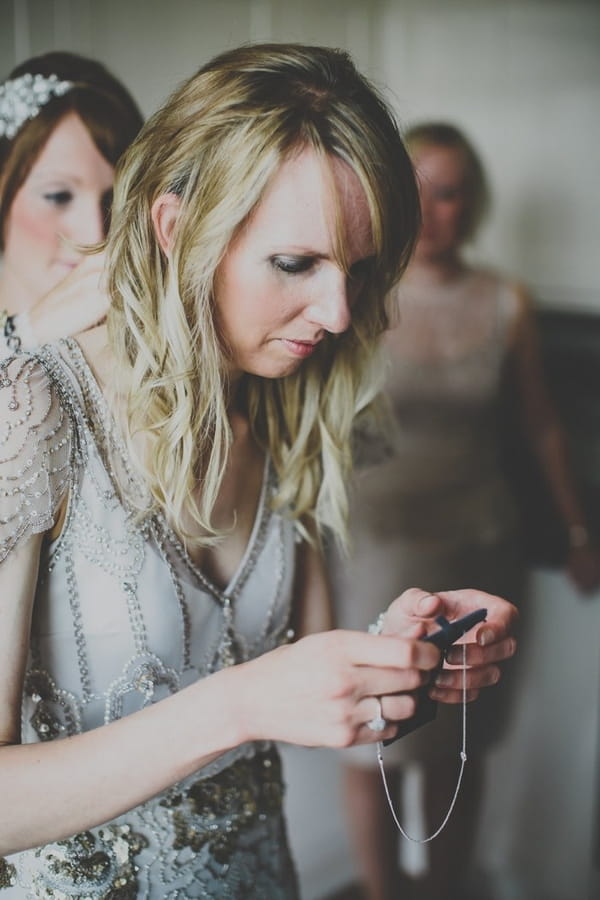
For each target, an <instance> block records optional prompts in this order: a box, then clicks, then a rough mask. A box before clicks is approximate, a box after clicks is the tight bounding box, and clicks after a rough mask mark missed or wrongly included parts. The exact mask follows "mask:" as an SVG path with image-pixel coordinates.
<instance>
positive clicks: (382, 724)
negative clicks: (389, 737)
mask: <svg viewBox="0 0 600 900" xmlns="http://www.w3.org/2000/svg"><path fill="white" fill-rule="evenodd" d="M373 700H374V701H375V703H376V704H377V715H376V716H375V718H374V719H371V720H370V721H369V722H367V728H370V729H371V731H375V732H380V731H385V729H386V728H387V722H386V720H385V719H384V718H383V713H382V709H381V700H380V699H379V697H373Z"/></svg>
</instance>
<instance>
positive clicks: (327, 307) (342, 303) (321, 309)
mask: <svg viewBox="0 0 600 900" xmlns="http://www.w3.org/2000/svg"><path fill="white" fill-rule="evenodd" d="M305 316H306V319H307V320H308V321H309V322H311V323H312V324H314V325H318V326H319V328H322V329H324V330H325V331H328V332H329V333H330V334H342V333H343V332H344V331H347V330H348V328H349V327H350V320H351V314H350V297H349V290H348V284H347V279H346V276H345V275H344V274H343V273H340V274H339V276H338V277H337V278H336V279H335V280H334V279H332V280H331V281H330V283H329V284H328V285H322V287H321V290H320V292H319V295H318V296H317V297H314V298H313V301H312V302H311V303H310V305H309V306H308V307H307V309H306V312H305Z"/></svg>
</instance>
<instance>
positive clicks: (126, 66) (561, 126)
mask: <svg viewBox="0 0 600 900" xmlns="http://www.w3.org/2000/svg"><path fill="white" fill-rule="evenodd" d="M0 14H1V21H2V23H3V26H4V27H3V28H2V29H1V30H0V64H1V65H0V68H1V69H2V70H3V71H8V70H9V69H10V68H11V66H12V65H13V64H14V62H15V61H16V60H17V59H19V60H20V59H22V58H23V57H26V56H28V55H30V54H31V53H34V52H41V51H43V50H46V49H49V48H51V47H60V48H67V49H69V48H71V49H75V50H79V51H81V52H83V53H88V54H90V55H96V56H99V57H101V58H102V59H104V60H105V61H106V62H107V63H108V64H109V65H110V66H111V67H113V68H114V69H115V71H116V72H117V73H118V74H120V75H121V76H122V77H123V78H124V79H125V81H126V82H127V83H128V84H129V85H130V86H131V88H132V90H133V91H134V93H135V95H136V96H137V97H138V99H139V100H140V103H141V105H142V107H143V108H144V110H145V111H146V112H149V111H151V110H152V109H154V107H155V106H156V105H157V104H158V103H159V102H160V101H161V100H162V99H164V97H165V96H166V95H167V93H168V92H169V90H170V89H171V88H172V87H174V86H175V84H176V83H177V82H179V81H180V80H182V79H183V78H185V77H187V76H188V75H189V74H191V73H192V72H193V71H194V70H195V69H196V68H198V66H199V65H200V64H202V62H204V61H205V60H206V59H207V58H209V57H210V56H211V55H212V54H214V53H216V52H218V51H219V50H221V49H223V48H225V47H228V46H232V45H235V44H237V43H240V42H242V41H246V40H257V39H260V40H264V39H272V40H299V41H307V42H309V43H324V44H332V45H338V46H344V47H347V48H348V49H349V50H350V51H351V52H352V53H353V54H354V55H355V57H356V59H357V61H358V63H359V65H360V66H361V67H362V68H364V70H365V71H366V72H367V73H368V74H370V75H371V76H372V77H373V78H374V79H375V80H377V81H378V82H380V83H383V84H385V85H386V86H388V88H389V90H390V94H391V96H392V98H393V102H394V105H395V107H396V109H397V112H398V115H399V117H400V118H401V120H402V121H404V122H412V121H413V120H415V119H419V118H423V117H444V118H449V119H451V120H454V121H456V122H457V123H459V124H460V125H462V126H464V127H465V128H466V129H467V131H468V132H469V133H470V134H471V135H472V137H473V139H474V140H475V142H476V144H477V145H478V147H479V148H480V150H481V152H482V155H483V157H484V159H485V161H486V163H487V167H488V169H489V172H490V176H491V182H492V187H493V190H494V195H495V206H494V213H493V216H492V218H491V219H490V222H489V225H488V226H487V227H486V228H485V229H484V231H483V233H482V235H481V240H480V245H479V247H478V252H480V253H481V254H482V255H484V256H485V257H486V258H487V259H488V260H490V261H491V262H493V263H495V264H497V265H500V266H502V267H504V268H507V269H509V270H512V271H514V272H515V273H516V274H517V275H519V276H520V277H522V278H524V279H525V280H526V281H528V282H529V283H530V284H531V285H532V287H533V288H534V289H535V291H536V294H537V296H538V298H539V299H540V301H541V302H546V303H552V304H558V305H561V306H563V305H568V306H574V307H577V306H584V307H592V308H598V309H600V291H599V289H598V279H597V274H596V258H597V251H598V239H599V236H600V235H599V231H600V229H599V226H598V216H597V209H598V206H599V203H600V183H599V182H600V179H599V177H598V171H597V162H596V159H597V153H596V148H597V147H598V146H599V145H600V116H598V112H597V111H598V108H599V107H600V4H598V3H596V2H594V0H327V2H322V0H303V2H299V0H170V2H168V0H0Z"/></svg>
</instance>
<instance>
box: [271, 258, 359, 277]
mask: <svg viewBox="0 0 600 900" xmlns="http://www.w3.org/2000/svg"><path fill="white" fill-rule="evenodd" d="M317 262H318V257H313V256H274V257H272V258H271V265H272V266H273V268H274V269H276V270H277V271H279V272H284V273H285V274H287V275H298V274H301V273H303V272H309V271H310V270H311V269H312V268H313V267H314V266H315V265H316V264H317ZM374 262H375V260H374V257H368V258H367V259H360V260H358V262H355V263H354V265H353V266H352V267H351V268H350V272H349V275H350V278H351V279H352V280H353V281H363V280H364V279H366V278H368V276H369V274H370V273H371V271H372V269H373V265H374Z"/></svg>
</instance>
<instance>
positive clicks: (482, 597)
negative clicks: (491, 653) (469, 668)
mask: <svg viewBox="0 0 600 900" xmlns="http://www.w3.org/2000/svg"><path fill="white" fill-rule="evenodd" d="M438 597H439V598H440V599H441V600H442V601H443V603H444V606H445V609H446V616H447V618H448V619H450V620H452V619H457V618H459V617H460V616H464V615H465V614H466V613H468V612H471V611H473V610H476V609H481V608H482V607H483V608H485V609H486V610H487V616H486V621H485V623H483V624H482V625H480V626H479V627H478V628H477V630H476V631H475V632H474V634H475V639H476V641H477V643H479V644H481V645H482V646H485V645H487V644H491V643H493V642H495V641H498V640H501V639H502V638H504V637H507V635H508V634H509V633H510V632H511V631H513V630H514V627H515V625H516V622H517V619H518V616H519V614H518V611H517V608H516V606H514V605H513V604H512V603H510V602H509V601H508V600H504V599H503V598H502V597H496V596H494V595H493V594H486V593H485V592H484V591H478V590H474V589H471V588H466V589H463V590H457V591H440V592H438Z"/></svg>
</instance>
